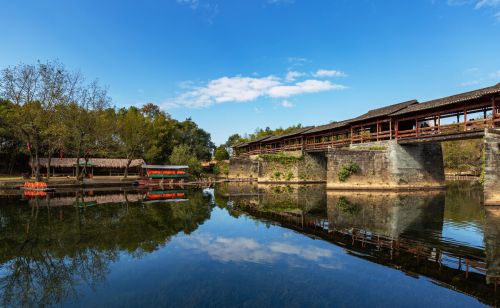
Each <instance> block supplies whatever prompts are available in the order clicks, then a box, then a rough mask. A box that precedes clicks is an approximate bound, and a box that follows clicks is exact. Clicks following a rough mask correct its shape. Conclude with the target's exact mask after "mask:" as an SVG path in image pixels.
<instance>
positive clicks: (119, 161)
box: [40, 157, 145, 168]
mask: <svg viewBox="0 0 500 308" xmlns="http://www.w3.org/2000/svg"><path fill="white" fill-rule="evenodd" d="M48 161H49V159H48V158H40V165H42V166H46V165H47V164H48ZM127 162H128V159H126V158H90V159H89V161H88V163H87V166H93V167H98V168H125V167H126V166H127ZM83 164H85V160H84V159H83V158H80V165H83ZM144 164H145V162H144V160H143V159H133V160H132V162H131V163H130V166H129V167H132V168H133V167H139V166H142V165H144ZM50 166H51V167H56V168H70V167H74V166H76V158H71V157H67V158H56V157H54V158H52V159H51V160H50Z"/></svg>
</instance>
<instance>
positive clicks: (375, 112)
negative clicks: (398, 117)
mask: <svg viewBox="0 0 500 308" xmlns="http://www.w3.org/2000/svg"><path fill="white" fill-rule="evenodd" d="M415 105H418V101H417V100H416V99H413V100H410V101H406V102H402V103H398V104H394V105H389V106H385V107H381V108H377V109H372V110H370V111H368V112H367V113H365V114H363V115H360V116H359V117H355V118H354V119H351V120H349V122H350V123H355V122H363V121H367V120H372V119H375V118H379V117H387V116H390V115H393V114H396V113H397V112H399V111H401V110H405V109H406V108H409V107H411V106H415Z"/></svg>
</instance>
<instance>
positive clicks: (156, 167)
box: [142, 165, 189, 170]
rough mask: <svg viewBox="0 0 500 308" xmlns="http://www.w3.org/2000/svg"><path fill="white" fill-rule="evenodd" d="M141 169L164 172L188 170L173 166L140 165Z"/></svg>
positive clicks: (184, 167)
mask: <svg viewBox="0 0 500 308" xmlns="http://www.w3.org/2000/svg"><path fill="white" fill-rule="evenodd" d="M142 169H165V170H178V169H189V166H174V165H142Z"/></svg>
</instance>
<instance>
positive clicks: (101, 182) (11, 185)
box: [0, 176, 138, 189]
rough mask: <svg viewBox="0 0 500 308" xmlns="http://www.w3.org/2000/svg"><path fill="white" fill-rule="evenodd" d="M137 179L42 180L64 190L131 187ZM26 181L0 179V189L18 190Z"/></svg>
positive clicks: (104, 177) (108, 177)
mask: <svg viewBox="0 0 500 308" xmlns="http://www.w3.org/2000/svg"><path fill="white" fill-rule="evenodd" d="M137 178H138V177H136V176H131V177H128V178H123V177H121V176H99V177H94V178H92V179H84V180H83V181H78V180H76V179H75V178H57V177H55V178H50V179H43V181H44V182H46V183H47V184H48V186H49V187H50V188H66V187H68V188H69V187H117V186H132V185H134V182H135V181H136V180H137ZM26 181H28V180H25V179H12V178H7V179H1V178H0V189H18V188H20V187H22V186H23V185H24V183H25V182H26Z"/></svg>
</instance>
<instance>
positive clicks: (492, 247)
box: [216, 182, 500, 305]
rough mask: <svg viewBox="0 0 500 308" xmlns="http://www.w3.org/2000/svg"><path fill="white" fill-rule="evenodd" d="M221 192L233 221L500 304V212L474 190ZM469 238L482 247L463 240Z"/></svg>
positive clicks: (459, 186) (235, 187) (247, 188)
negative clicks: (247, 219) (288, 233)
mask: <svg viewBox="0 0 500 308" xmlns="http://www.w3.org/2000/svg"><path fill="white" fill-rule="evenodd" d="M218 192H219V194H218V195H217V196H216V200H217V204H218V205H219V206H223V207H226V208H227V209H228V211H229V213H230V214H231V215H233V216H234V217H239V216H240V215H250V216H251V217H253V218H254V219H258V220H261V221H263V222H265V223H267V224H274V225H279V226H282V227H285V228H288V229H291V230H294V231H296V232H300V233H302V234H305V235H308V236H310V237H313V238H318V239H322V240H325V241H328V242H330V243H332V244H334V245H337V246H340V247H343V248H344V249H345V251H346V253H348V254H351V255H353V256H356V257H359V258H362V259H365V260H369V261H371V262H375V263H378V264H382V265H385V266H388V267H391V268H394V269H398V270H400V271H403V272H404V273H406V274H407V275H410V276H415V277H418V276H424V277H427V278H429V279H431V280H432V281H434V282H435V283H436V284H438V285H441V286H443V287H446V288H450V289H453V290H457V291H459V292H462V293H465V294H468V295H470V296H473V297H475V298H477V299H479V300H480V301H481V302H483V303H486V304H490V305H496V304H497V303H498V302H499V299H500V290H498V292H497V290H496V289H497V279H498V278H497V277H499V276H500V209H498V208H491V207H490V208H488V209H487V210H485V209H484V206H483V205H482V191H481V190H480V187H478V186H475V185H470V184H464V183H459V182H457V183H451V184H450V185H449V188H448V190H447V191H441V192H440V191H431V192H340V191H326V189H325V187H324V186H318V185H311V186H294V185H288V186H283V185H281V186H280V185H257V184H241V183H230V184H227V185H224V186H223V187H219V189H218ZM457 230H458V231H457ZM469 234H473V235H474V236H475V237H477V236H479V237H480V240H476V239H475V238H472V239H470V240H468V239H467V236H468V235H469ZM483 235H484V241H483Z"/></svg>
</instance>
